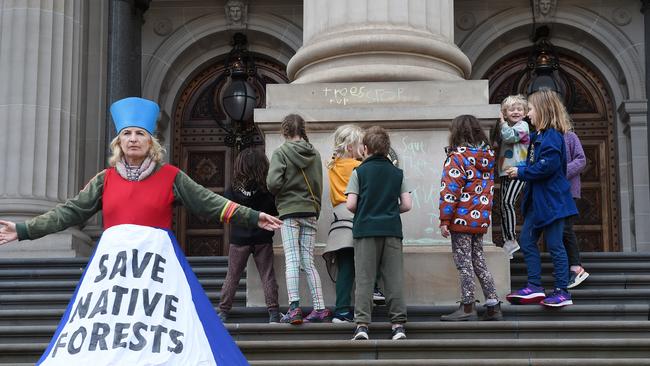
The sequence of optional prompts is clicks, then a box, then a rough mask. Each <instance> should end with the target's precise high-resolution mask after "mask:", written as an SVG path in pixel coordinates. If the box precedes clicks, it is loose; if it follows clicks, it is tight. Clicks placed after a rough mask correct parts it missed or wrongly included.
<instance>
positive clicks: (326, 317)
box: [304, 308, 333, 323]
mask: <svg viewBox="0 0 650 366" xmlns="http://www.w3.org/2000/svg"><path fill="white" fill-rule="evenodd" d="M332 316H333V315H332V311H331V310H330V309H328V308H325V309H322V310H312V312H311V313H309V315H307V316H306V317H305V319H304V321H305V323H331V322H332Z"/></svg>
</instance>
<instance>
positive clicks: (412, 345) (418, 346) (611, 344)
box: [0, 337, 650, 365]
mask: <svg viewBox="0 0 650 366" xmlns="http://www.w3.org/2000/svg"><path fill="white" fill-rule="evenodd" d="M237 345H238V346H239V347H240V349H241V350H242V352H243V353H244V355H245V356H246V357H247V359H248V360H249V361H258V360H260V361H265V362H269V361H284V362H285V363H284V364H286V362H287V361H294V362H295V361H303V360H317V361H319V362H322V364H324V365H325V364H328V365H329V364H331V360H356V361H357V362H359V363H360V364H366V363H365V361H366V360H368V361H370V360H377V359H384V360H391V361H393V360H405V359H420V360H423V359H462V360H464V361H465V364H469V365H474V364H475V363H474V361H475V360H476V361H479V360H486V359H487V360H489V359H513V360H521V359H526V360H530V359H536V358H541V359H544V358H560V359H580V361H582V362H583V363H582V364H583V365H584V364H585V363H584V359H605V360H607V359H609V358H613V359H635V360H636V359H639V360H647V359H648V358H650V339H648V338H647V337H645V338H625V339H603V338H592V339H589V338H584V339H570V338H560V339H557V338H555V339H548V338H544V339H483V338H481V339H428V340H420V339H407V340H401V341H392V340H374V339H371V340H368V341H350V340H327V341H322V340H303V341H292V342H286V341H275V340H273V341H269V340H266V341H238V342H237ZM46 346H47V343H45V342H30V343H15V344H0V354H2V362H3V363H5V364H6V363H18V362H21V363H25V362H35V361H36V360H37V359H38V358H39V356H40V355H41V353H42V352H43V350H44V349H45V347H46ZM303 364H304V363H303ZM561 364H564V363H561ZM610 364H611V363H610Z"/></svg>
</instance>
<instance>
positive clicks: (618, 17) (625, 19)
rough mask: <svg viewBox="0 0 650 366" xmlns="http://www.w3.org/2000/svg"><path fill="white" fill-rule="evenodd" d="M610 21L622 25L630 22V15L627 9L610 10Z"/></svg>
mask: <svg viewBox="0 0 650 366" xmlns="http://www.w3.org/2000/svg"><path fill="white" fill-rule="evenodd" d="M612 21H613V22H614V23H616V24H617V25H618V26H621V27H622V26H624V25H628V24H630V22H631V21H632V15H631V14H630V12H629V11H627V9H624V8H618V9H616V10H614V11H613V12H612Z"/></svg>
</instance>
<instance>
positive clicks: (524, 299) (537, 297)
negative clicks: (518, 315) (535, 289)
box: [506, 294, 546, 305]
mask: <svg viewBox="0 0 650 366" xmlns="http://www.w3.org/2000/svg"><path fill="white" fill-rule="evenodd" d="M545 298H546V295H542V294H530V295H526V296H512V295H508V296H506V300H508V301H509V302H510V303H511V304H513V305H529V304H539V303H540V302H541V301H542V300H544V299H545Z"/></svg>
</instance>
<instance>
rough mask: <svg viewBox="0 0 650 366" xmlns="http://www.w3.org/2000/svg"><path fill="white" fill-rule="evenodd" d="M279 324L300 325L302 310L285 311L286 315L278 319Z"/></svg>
mask: <svg viewBox="0 0 650 366" xmlns="http://www.w3.org/2000/svg"><path fill="white" fill-rule="evenodd" d="M280 322H281V323H289V324H293V325H300V324H302V310H300V308H295V309H289V311H287V313H286V314H284V316H283V317H282V318H281V319H280Z"/></svg>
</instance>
